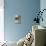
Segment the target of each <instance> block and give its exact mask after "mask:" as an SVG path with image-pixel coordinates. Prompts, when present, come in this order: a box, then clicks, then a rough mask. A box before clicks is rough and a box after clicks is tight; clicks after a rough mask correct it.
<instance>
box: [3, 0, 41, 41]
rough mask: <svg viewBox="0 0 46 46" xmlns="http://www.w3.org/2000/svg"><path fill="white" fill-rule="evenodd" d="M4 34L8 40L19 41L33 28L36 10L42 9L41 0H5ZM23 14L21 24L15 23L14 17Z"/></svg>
mask: <svg viewBox="0 0 46 46" xmlns="http://www.w3.org/2000/svg"><path fill="white" fill-rule="evenodd" d="M4 2H5V7H4V8H5V9H4V10H5V14H4V15H5V16H4V27H5V28H4V30H5V32H4V34H5V40H7V41H18V40H19V39H20V38H22V37H24V36H25V35H26V34H27V33H28V32H29V31H30V30H31V29H32V24H33V19H34V17H36V16H37V15H36V14H35V12H37V11H39V9H40V0H5V1H4ZM16 15H20V16H21V24H15V20H14V17H15V16H16Z"/></svg>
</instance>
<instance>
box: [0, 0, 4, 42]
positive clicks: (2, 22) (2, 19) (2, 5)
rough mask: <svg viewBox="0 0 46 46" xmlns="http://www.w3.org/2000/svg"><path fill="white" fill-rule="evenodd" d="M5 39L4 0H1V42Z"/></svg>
mask: <svg viewBox="0 0 46 46" xmlns="http://www.w3.org/2000/svg"><path fill="white" fill-rule="evenodd" d="M2 41H4V0H0V42H2Z"/></svg>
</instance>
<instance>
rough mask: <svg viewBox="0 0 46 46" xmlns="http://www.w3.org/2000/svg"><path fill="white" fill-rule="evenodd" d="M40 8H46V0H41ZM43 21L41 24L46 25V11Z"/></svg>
mask: <svg viewBox="0 0 46 46" xmlns="http://www.w3.org/2000/svg"><path fill="white" fill-rule="evenodd" d="M40 9H41V11H42V10H43V9H46V0H40ZM42 17H43V22H42V21H41V22H40V24H41V25H43V26H46V11H44V12H43V16H42Z"/></svg>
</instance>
